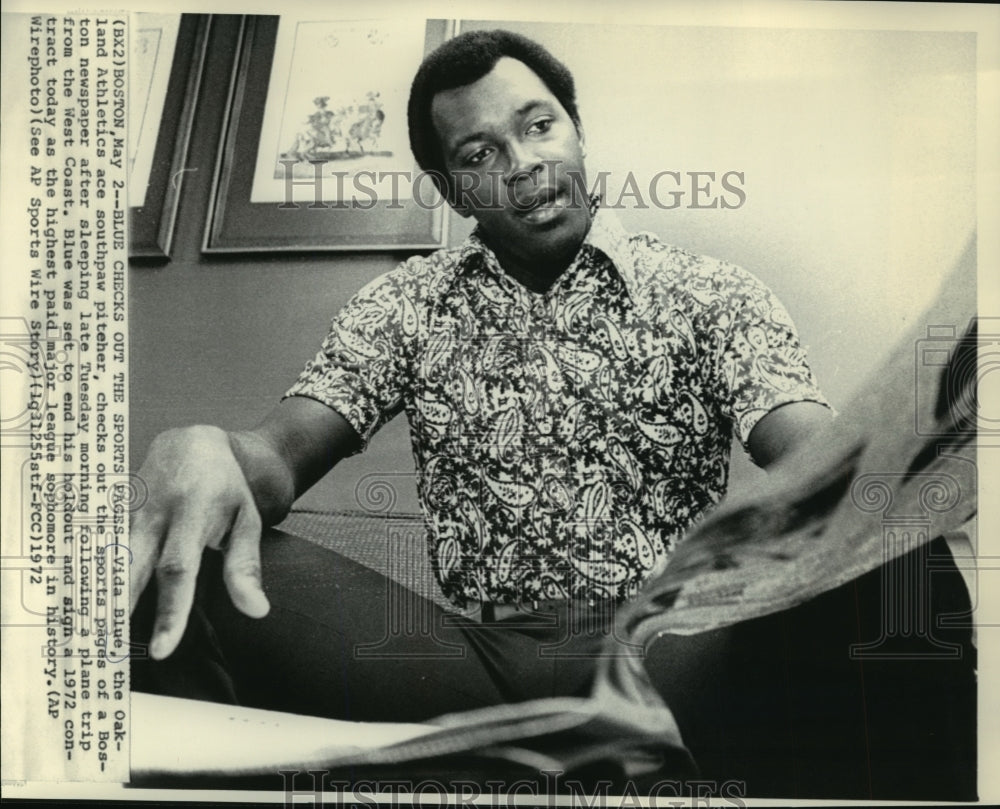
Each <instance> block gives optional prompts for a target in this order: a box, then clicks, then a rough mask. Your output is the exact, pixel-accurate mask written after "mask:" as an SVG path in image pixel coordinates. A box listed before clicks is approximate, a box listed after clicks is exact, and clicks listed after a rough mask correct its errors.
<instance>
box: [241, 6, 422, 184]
mask: <svg viewBox="0 0 1000 809" xmlns="http://www.w3.org/2000/svg"><path fill="white" fill-rule="evenodd" d="M424 27H425V22H424V20H422V19H416V20H414V19H402V20H361V21H344V20H316V19H289V18H287V17H282V18H281V22H280V23H279V26H278V34H277V39H276V41H275V52H274V62H273V64H272V68H271V81H270V83H269V85H268V96H267V102H266V105H265V107H264V119H263V122H262V124H261V140H260V149H259V150H258V154H257V167H256V172H255V175H254V184H253V191H252V192H251V196H250V200H251V202H283V201H285V192H286V183H285V177H286V172H288V171H291V174H292V176H293V177H294V178H295V179H297V180H300V179H310V178H312V177H314V171H315V169H314V166H313V162H314V161H324V167H323V169H324V173H325V174H327V175H328V176H333V175H334V173H339V174H341V175H342V176H343V177H344V182H343V183H334V182H329V183H325V184H324V192H325V193H324V201H326V202H331V203H336V202H340V201H341V194H342V189H343V188H344V187H345V186H346V187H347V188H350V187H351V186H352V182H351V178H352V176H353V175H355V174H357V173H359V172H372V173H373V175H374V176H377V175H380V174H386V175H388V174H390V173H391V172H397V173H403V172H409V171H410V169H411V168H412V165H413V159H412V157H411V155H410V148H409V140H408V137H407V128H406V100H407V94H408V91H409V82H410V81H411V80H412V78H413V76H414V74H415V73H416V71H417V67H418V66H419V65H420V61H421V59H422V58H423V54H424V38H425V35H424ZM370 185H372V186H373V187H374V190H375V193H376V195H377V198H378V199H390V200H391V201H393V202H397V201H399V200H400V199H408V198H410V197H411V196H412V195H411V192H410V188H411V184H410V183H409V182H396V183H389V182H385V181H383V182H382V183H379V182H377V181H373V182H372V183H371V184H370ZM293 188H294V189H295V194H296V196H295V197H294V198H295V199H297V200H298V201H305V202H311V201H313V199H314V191H313V189H312V188H310V187H309V186H308V185H307V184H305V183H303V184H297V185H295V186H293Z"/></svg>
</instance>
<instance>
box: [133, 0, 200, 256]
mask: <svg viewBox="0 0 1000 809" xmlns="http://www.w3.org/2000/svg"><path fill="white" fill-rule="evenodd" d="M135 21H136V24H135V27H134V31H133V34H132V60H131V61H130V63H129V71H130V72H129V76H130V81H129V92H130V96H129V109H130V112H129V144H128V162H129V186H128V195H129V208H130V210H129V224H130V234H131V235H130V243H129V256H130V257H131V258H146V259H168V258H169V257H170V249H171V244H172V242H173V232H174V222H175V221H176V218H177V206H178V202H179V199H180V190H181V183H182V182H183V178H184V168H185V160H186V158H187V150H188V142H189V140H190V136H191V127H192V125H193V123H194V111H195V104H196V103H197V100H198V88H199V84H200V82H201V73H202V66H203V64H204V58H205V47H206V44H207V42H208V29H209V25H210V17H209V16H206V15H193V14H183V15H182V14H150V13H138V14H136V15H135Z"/></svg>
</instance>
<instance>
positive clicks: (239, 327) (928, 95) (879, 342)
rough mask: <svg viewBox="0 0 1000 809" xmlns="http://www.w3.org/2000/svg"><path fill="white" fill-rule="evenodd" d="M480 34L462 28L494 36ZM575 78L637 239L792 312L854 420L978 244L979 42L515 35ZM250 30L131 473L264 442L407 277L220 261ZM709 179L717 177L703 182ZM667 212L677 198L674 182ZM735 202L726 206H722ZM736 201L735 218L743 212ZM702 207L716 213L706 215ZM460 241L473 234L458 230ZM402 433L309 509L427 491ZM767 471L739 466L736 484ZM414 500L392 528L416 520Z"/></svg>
mask: <svg viewBox="0 0 1000 809" xmlns="http://www.w3.org/2000/svg"><path fill="white" fill-rule="evenodd" d="M494 25H495V23H489V22H485V21H481V22H473V23H467V24H466V26H465V27H482V26H488V27H493V26H494ZM504 25H505V27H509V28H512V29H514V30H520V31H522V32H524V33H526V34H528V35H530V36H533V37H535V38H537V39H538V40H540V41H541V42H543V43H544V44H546V45H548V46H549V47H550V48H551V49H552V50H553V51H554V52H555V53H556V54H557V55H558V56H559V57H560V58H562V59H564V61H565V62H566V63H567V64H568V65H569V67H570V68H571V69H572V70H573V71H574V74H575V75H576V79H577V85H578V88H579V100H580V111H581V115H582V117H583V121H584V125H585V127H586V137H587V144H588V167H589V171H590V173H591V177H592V178H594V177H596V175H597V172H598V171H601V170H605V171H608V172H610V175H609V177H608V181H607V188H608V193H607V201H608V203H609V204H614V203H617V202H618V201H619V199H618V198H619V197H621V196H622V191H623V190H625V183H626V179H627V177H628V174H629V172H630V171H631V172H632V174H633V176H634V177H635V179H636V188H637V189H638V190H639V194H640V197H641V198H642V201H643V202H644V203H645V204H646V206H647V207H641V206H640V205H639V204H638V200H637V198H636V197H635V196H634V195H633V196H626V197H624V198H623V199H622V200H621V202H622V209H621V210H620V211H619V216H620V218H621V219H622V221H623V223H624V224H625V225H626V227H628V228H630V229H633V230H650V231H653V232H655V233H657V234H659V235H661V236H662V237H663V238H664V239H665V240H667V241H670V242H673V243H677V244H680V245H683V246H685V247H687V248H690V249H692V250H695V251H697V252H702V253H706V254H709V255H713V256H716V257H719V258H724V259H728V260H731V261H733V262H735V263H738V264H741V265H743V266H745V267H747V268H748V269H750V270H751V271H753V272H754V273H756V274H757V275H758V276H759V277H761V278H762V279H763V280H764V281H765V282H766V283H768V284H769V285H770V286H771V287H772V288H773V289H774V290H775V291H776V292H777V294H778V295H779V297H780V298H782V300H783V301H784V302H785V304H786V306H787V307H788V309H789V310H790V311H791V313H792V315H793V317H794V318H795V320H796V322H797V323H798V326H799V330H800V332H801V335H802V338H803V342H804V343H805V344H806V345H807V346H809V348H810V356H811V359H812V364H813V368H814V370H815V371H816V373H817V376H818V377H819V379H820V382H821V384H822V385H823V387H824V389H825V390H826V392H827V394H828V396H829V397H830V398H831V400H832V401H833V402H834V404H835V405H836V406H838V407H843V406H844V405H845V404H846V403H847V402H848V401H849V399H850V397H851V395H852V394H853V393H854V392H855V391H856V390H857V389H858V386H859V385H860V384H861V382H862V380H863V378H864V377H865V375H866V374H867V373H868V372H869V371H871V370H873V369H874V367H875V366H876V365H877V363H878V362H879V361H880V359H881V357H882V355H883V354H885V353H886V352H887V351H888V349H889V348H890V347H891V345H892V343H893V341H894V340H895V339H896V338H897V337H898V336H899V335H900V334H901V333H902V332H903V331H904V330H905V329H906V328H908V327H909V326H910V325H912V323H913V321H914V318H915V317H916V316H917V314H918V313H919V312H920V310H921V309H922V308H923V306H924V305H926V303H927V302H928V301H929V300H930V299H931V298H932V297H933V295H934V292H935V291H936V289H937V287H938V286H939V284H940V283H941V280H942V278H943V277H944V276H945V275H946V274H947V272H948V271H949V269H950V268H951V266H952V265H953V264H954V262H955V261H956V259H957V258H958V257H959V255H960V253H961V252H962V250H963V248H964V247H965V245H966V244H967V242H968V241H969V239H970V238H971V236H972V233H973V229H974V224H975V213H976V212H975V174H974V171H975V159H974V158H975V129H974V127H975V39H974V36H973V35H966V34H956V33H951V34H938V33H925V32H897V31H874V32H865V31H860V32H855V31H815V30H813V31H795V30H773V29H729V28H636V27H626V26H622V27H618V26H590V25H572V26H568V25H566V26H564V25H558V26H557V25H551V24H540V23H532V24H523V25H514V24H509V23H505V24H504ZM235 32H236V24H235V20H234V19H233V18H225V17H221V18H217V19H216V23H215V25H214V26H213V31H212V40H211V42H210V45H209V57H208V60H209V61H208V64H207V68H206V84H205V87H204V89H203V92H202V95H201V97H200V99H199V104H198V112H197V120H196V124H195V130H194V133H193V139H192V145H191V152H190V156H189V160H188V166H189V168H190V169H192V171H189V172H188V174H187V176H186V178H185V180H184V187H183V194H182V198H181V207H180V213H179V220H178V230H177V237H176V244H175V250H174V256H173V260H172V261H171V262H170V263H169V264H167V265H166V266H164V267H160V268H154V267H149V266H135V267H133V269H132V274H131V307H132V309H131V316H132V321H131V323H132V377H131V378H132V452H133V462H134V463H137V462H138V461H139V459H141V457H142V456H143V455H144V454H145V452H146V448H147V447H148V444H149V441H150V440H151V439H152V437H153V436H154V435H155V434H156V433H157V432H159V431H160V430H162V429H165V428H167V427H170V426H175V425H181V424H188V423H195V422H207V423H213V424H219V425H221V426H223V427H227V428H236V429H238V428H245V427H249V426H252V425H253V424H254V423H256V422H257V421H259V420H260V419H261V418H262V417H263V416H264V415H265V414H266V413H267V412H268V410H269V409H270V408H271V407H272V406H273V404H274V402H275V401H276V400H277V398H278V397H279V396H280V395H281V393H282V392H283V391H284V390H285V389H286V388H287V387H288V386H289V384H290V383H291V382H292V381H293V380H294V378H295V375H296V374H297V373H298V371H299V369H300V368H301V366H302V364H303V362H304V361H305V360H306V359H307V358H308V357H310V356H311V355H312V354H313V353H314V352H315V350H316V347H317V345H318V343H319V341H320V340H321V339H322V337H323V335H324V333H325V330H326V326H327V324H328V322H329V318H330V316H331V315H332V313H333V312H335V311H336V310H337V309H338V308H339V307H340V306H341V305H342V304H343V303H344V302H345V301H346V300H347V298H348V297H349V296H350V295H351V294H352V293H353V292H354V291H356V290H357V289H358V288H360V287H361V286H362V285H363V284H364V283H366V282H367V281H369V280H371V279H372V278H374V277H376V276H377V275H378V274H380V273H382V272H385V271H387V270H389V269H391V268H392V267H393V266H395V264H396V262H397V260H398V258H399V257H398V256H396V255H393V254H389V253H364V254H353V255H343V254H339V255H338V254H334V255H327V256H319V255H308V254H300V255H294V254H283V255H271V256H264V257H256V256H237V257H232V256H231V257H218V256H211V257H210V256H203V255H201V253H200V245H201V238H202V233H203V227H204V222H205V217H206V213H207V207H208V198H209V192H210V188H211V178H212V173H213V171H214V166H215V158H216V151H217V148H218V144H219V138H220V129H221V121H222V114H223V110H224V108H225V99H226V93H227V88H228V80H229V75H230V64H231V59H232V53H233V47H234V41H235ZM664 170H672V171H677V172H680V173H681V175H682V178H683V179H685V180H686V179H687V177H686V173H687V172H695V171H708V172H715V173H716V175H717V179H718V178H721V175H722V174H724V173H725V172H728V171H739V172H743V174H744V181H743V183H742V188H743V190H744V192H745V194H746V201H745V202H744V204H742V205H741V206H740V207H739V208H737V209H732V210H730V209H723V208H701V209H698V208H693V207H690V206H691V204H692V203H695V202H697V201H698V200H695V199H694V198H693V196H692V194H691V193H690V187H689V186H688V187H687V190H686V192H685V196H684V197H683V198H681V204H680V206H679V207H677V208H675V209H673V210H664V209H663V208H658V207H656V206H655V205H652V200H651V198H650V195H649V193H648V190H649V185H650V180H651V178H652V177H653V176H654V175H655V174H656V173H657V172H660V171H664ZM702 179H703V180H704V179H705V178H702ZM661 183H662V184H661V185H660V186H659V188H660V189H661V191H662V193H661V194H660V198H661V201H665V202H666V201H669V200H670V199H671V198H670V197H669V196H668V194H667V193H666V192H667V191H669V190H671V189H672V188H673V186H670V185H668V184H667V183H666V182H665V181H664V180H661ZM721 191H722V189H721V187H720V186H718V184H717V183H716V184H715V185H713V186H712V188H711V189H710V192H709V194H710V195H711V194H716V195H717V194H719V193H721ZM726 198H727V200H728V201H729V202H733V201H734V200H735V199H736V198H735V197H734V196H733V195H732V194H727V195H726ZM701 201H703V202H704V201H707V200H705V199H702V200H701ZM453 224H454V225H455V227H454V228H453V232H454V237H453V238H454V239H456V240H460V239H461V238H462V237H463V236H464V234H465V233H467V231H468V227H467V225H466V223H465V222H463V221H461V220H457V219H456V218H454V217H453ZM412 468H413V463H412V460H411V458H410V453H409V441H408V438H407V436H406V429H405V422H404V421H403V420H402V419H397V421H396V422H394V423H393V424H391V425H389V426H388V427H387V428H386V429H385V430H384V431H383V433H382V434H380V435H379V436H377V437H376V439H375V440H374V441H373V442H372V444H371V446H370V448H369V451H368V453H366V455H364V456H361V457H358V458H354V459H350V460H348V461H346V462H344V463H343V464H342V465H341V466H340V467H338V469H337V470H335V471H334V472H333V473H332V474H331V475H330V476H328V478H327V479H326V480H324V481H323V482H322V483H321V484H320V485H319V486H318V487H317V488H316V489H314V490H313V492H311V493H310V494H309V495H307V496H306V497H305V498H304V500H303V503H304V504H306V505H309V506H312V507H331V508H356V507H357V502H356V500H355V495H354V487H355V483H356V481H357V480H358V479H359V477H361V476H363V475H365V474H367V473H371V472H393V471H407V470H412ZM754 479H755V470H752V469H751V468H750V467H749V465H748V464H747V463H746V462H743V461H739V460H738V461H737V463H736V465H735V467H734V485H738V486H748V485H752V483H753V480H754ZM416 507H417V506H416V502H415V498H414V494H413V489H412V485H410V484H409V483H406V484H404V485H403V486H402V487H401V488H400V499H399V503H398V505H397V508H401V509H403V510H415V509H416Z"/></svg>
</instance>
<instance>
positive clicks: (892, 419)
mask: <svg viewBox="0 0 1000 809" xmlns="http://www.w3.org/2000/svg"><path fill="white" fill-rule="evenodd" d="M975 265H976V262H975V255H974V252H973V251H972V250H971V249H970V250H969V251H968V252H967V254H966V256H965V257H964V258H963V260H962V261H961V262H959V267H958V270H957V271H956V272H955V273H954V274H953V275H952V277H951V278H949V279H948V280H947V281H946V283H945V284H944V286H943V288H942V290H941V292H940V295H939V298H938V300H937V301H936V303H935V304H934V305H933V306H932V307H931V309H930V310H929V311H928V312H927V313H926V315H925V316H924V317H922V318H919V319H917V321H916V323H917V326H916V327H915V328H914V330H913V331H912V333H911V334H910V335H909V336H908V337H907V338H906V339H904V340H903V341H902V342H901V344H900V345H899V346H898V348H897V349H896V350H895V351H894V352H893V353H892V354H891V356H890V359H889V360H888V362H887V363H886V364H885V365H884V366H883V367H882V368H881V369H879V371H878V373H876V374H875V375H873V376H872V377H871V378H870V379H869V380H868V381H867V383H866V384H865V385H863V386H862V387H861V393H860V394H859V395H858V396H857V398H856V399H855V401H853V402H852V403H851V404H850V406H849V407H848V408H847V409H845V410H844V412H843V413H842V414H841V415H840V416H839V417H838V418H837V419H835V420H834V421H833V422H832V423H831V424H830V426H829V428H828V429H826V430H824V431H822V433H821V434H818V435H816V436H814V438H813V439H812V440H811V441H810V442H809V443H808V444H807V445H806V446H805V447H803V448H802V449H801V450H800V451H798V452H797V453H796V454H795V456H794V457H792V458H790V459H789V460H788V461H787V462H784V463H782V464H781V467H780V468H779V469H778V470H776V471H775V472H774V473H773V474H771V475H769V477H768V480H767V481H766V482H765V484H764V485H763V487H762V488H761V489H758V491H756V492H755V493H754V495H753V497H752V499H744V500H742V501H738V500H735V499H734V500H729V501H726V502H725V503H723V504H722V505H721V506H720V507H719V508H718V509H717V510H716V511H715V512H713V513H712V514H711V515H710V516H708V517H707V518H706V519H705V520H704V521H702V522H701V523H700V524H699V525H697V526H696V527H694V528H693V529H692V530H691V531H690V533H689V534H688V536H687V537H686V538H685V540H684V542H682V543H681V544H680V545H679V546H678V549H677V551H676V552H675V554H674V556H673V557H672V559H671V560H670V563H669V564H668V565H667V566H666V567H665V568H664V570H663V571H662V572H661V573H660V574H659V575H657V576H655V577H654V578H653V579H651V580H650V581H648V582H647V583H646V584H645V586H644V587H643V589H642V591H641V592H640V594H639V596H638V597H637V598H636V599H635V600H634V601H632V602H630V603H629V604H627V605H625V606H623V607H621V608H620V609H619V612H618V614H617V616H616V621H617V624H616V631H615V633H614V637H609V640H608V647H607V654H605V655H603V656H602V657H601V658H599V661H598V676H597V679H596V683H595V686H594V689H593V692H592V695H591V697H590V698H587V699H575V698H559V699H546V700H535V701H531V702H525V703H519V704H510V705H498V706H495V707H491V708H486V709H480V710H475V711H469V712H464V713H460V714H451V715H448V716H443V717H439V718H438V719H436V720H434V721H431V722H429V723H426V724H420V725H413V724H405V725H404V724H383V723H356V722H339V721H334V720H326V719H316V718H311V717H300V716H292V715H287V714H278V713H274V712H269V711H258V710H252V709H244V708H234V707H232V706H224V705H211V704H207V703H201V702H192V701H187V700H177V699H171V698H164V697H154V696H150V695H145V694H133V697H132V699H133V703H132V709H133V714H132V723H133V724H132V727H133V747H132V773H133V777H141V776H143V775H146V776H148V775H156V774H175V775H180V774H183V775H189V776H190V775H195V776H196V775H213V774H215V775H217V774H223V773H225V774H229V775H254V774H260V775H265V774H270V775H272V776H273V775H274V774H275V773H276V772H277V771H278V770H281V769H294V770H299V771H303V770H309V769H317V768H322V769H326V770H341V769H343V768H350V769H351V771H356V770H355V768H357V767H359V766H361V767H363V766H376V767H377V766H390V767H392V768H393V770H392V771H393V772H399V771H401V770H405V769H406V766H407V763H411V764H412V763H415V762H426V761H428V760H431V761H432V762H434V761H436V762H440V764H441V766H442V768H447V762H448V760H449V757H451V758H452V760H453V759H454V757H455V756H463V755H464V756H466V757H467V758H471V759H473V760H476V761H479V762H493V764H494V765H495V764H497V763H506V764H509V765H515V764H516V765H517V766H519V767H521V768H522V771H523V769H524V768H527V769H528V770H534V771H538V772H544V771H546V770H552V771H558V772H561V773H572V772H583V771H586V769H587V768H588V767H591V766H593V765H596V764H598V763H608V762H611V763H612V764H613V765H615V766H616V767H617V768H618V771H619V772H621V773H623V774H625V775H627V776H628V777H641V776H642V775H643V774H646V773H653V772H655V773H659V774H660V775H661V776H662V775H664V774H665V775H666V776H667V777H671V776H673V777H678V778H680V777H687V776H688V775H690V773H691V772H692V771H691V769H690V765H691V759H690V756H689V755H688V753H687V751H686V749H685V747H684V744H683V740H682V739H681V735H680V731H679V729H678V726H677V723H676V722H675V720H674V717H673V715H672V714H671V712H670V710H669V708H668V707H667V706H666V705H665V704H664V703H663V701H662V700H661V698H660V697H659V695H658V694H657V693H656V692H655V691H654V690H653V688H652V686H651V685H650V683H649V681H648V678H647V677H646V674H645V671H644V670H643V667H642V659H641V657H640V656H637V655H622V654H619V653H617V651H618V649H619V648H620V646H619V644H620V640H619V639H626V640H627V641H628V642H629V643H630V644H638V645H643V646H646V645H648V644H649V643H651V642H652V641H653V640H655V638H656V637H657V636H659V635H661V634H664V633H677V634H689V633H695V632H702V631H707V630H710V629H714V628H718V627H722V626H726V625H729V624H733V623H736V622H739V621H744V620H747V619H751V618H756V617H759V616H763V615H767V614H770V613H773V612H777V611H780V610H784V609H787V608H789V607H792V606H794V605H796V604H799V603H801V602H803V601H805V600H807V599H810V598H812V597H814V596H817V595H819V594H821V593H823V592H826V591H828V590H831V589H833V588H835V587H838V586H840V585H842V584H844V583H846V582H848V581H850V580H851V579H853V578H856V577H858V576H860V575H861V574H863V573H866V572H868V571H870V570H874V569H876V568H877V567H879V566H880V565H882V564H883V563H885V562H888V561H889V560H891V559H892V558H895V557H896V556H900V555H902V554H904V553H906V552H908V551H911V550H914V549H915V548H916V547H918V546H919V545H921V544H923V543H927V542H929V541H930V540H932V539H934V538H935V537H938V536H941V535H942V534H944V533H946V532H948V531H950V530H952V529H954V528H956V527H957V526H960V525H962V524H964V523H965V522H967V521H968V520H969V519H970V518H971V517H972V516H973V515H974V514H975V511H976V484H977V475H976V465H975V443H976V408H977V401H976V383H977V348H978V344H979V341H980V339H981V338H980V337H979V336H977V332H976V325H977V320H976V317H975V314H976V311H975V296H974V292H973V290H974V289H975V283H974V279H975ZM901 515H902V516H903V517H906V516H907V515H911V517H912V515H919V519H910V520H909V523H908V524H907V525H908V527H907V526H904V527H906V530H905V531H901V530H897V529H898V527H899V526H900V524H901V523H900V516H901ZM903 522H904V523H905V522H906V520H905V519H904V520H903ZM892 526H896V529H893V528H892ZM192 727H197V728H198V731H197V733H194V734H192V732H191V728H192ZM171 740H173V741H171Z"/></svg>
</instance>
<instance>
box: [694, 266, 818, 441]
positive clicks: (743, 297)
mask: <svg viewBox="0 0 1000 809" xmlns="http://www.w3.org/2000/svg"><path fill="white" fill-rule="evenodd" d="M718 276H719V277H718V278H717V279H716V284H713V286H715V288H716V290H717V291H718V292H719V293H720V295H719V298H718V300H719V302H720V303H721V306H719V308H718V309H715V307H713V309H715V311H714V312H713V313H712V316H713V318H714V321H715V322H714V323H713V324H711V329H712V330H713V331H714V332H715V334H717V335H719V338H718V341H717V344H716V347H715V348H716V350H715V352H714V355H713V360H714V368H713V371H714V375H715V380H716V385H717V394H718V395H719V397H720V399H721V401H722V404H723V409H724V410H725V411H726V412H727V414H728V415H729V417H730V418H731V419H732V422H733V429H734V431H735V433H736V437H737V438H738V439H739V440H740V443H741V444H742V445H743V449H744V450H746V451H747V452H749V446H748V444H747V441H748V439H749V437H750V432H751V430H753V428H754V426H755V425H756V424H757V422H758V421H760V420H761V419H762V418H763V417H764V416H765V415H767V414H768V413H769V412H770V411H772V410H774V409H775V408H776V407H780V406H781V405H784V404H789V403H791V402H805V401H809V402H818V403H820V404H822V405H825V406H826V407H830V403H829V402H828V401H827V399H826V397H825V396H824V395H823V393H822V391H821V390H820V388H819V384H818V383H817V381H816V378H815V377H814V376H813V372H812V369H811V368H810V367H809V363H808V359H807V356H806V350H805V348H804V347H803V346H802V344H801V342H800V341H799V335H798V332H797V330H796V328H795V324H794V323H793V322H792V319H791V317H790V316H789V314H788V312H787V310H786V309H785V307H784V306H783V305H782V304H781V301H779V300H778V298H777V297H776V296H775V294H774V293H773V292H771V290H770V289H768V288H767V286H765V285H764V284H763V283H762V282H761V281H760V280H758V279H757V278H756V277H755V276H753V275H752V274H751V273H749V272H747V271H746V270H743V269H741V268H739V267H735V266H733V265H728V264H722V265H721V266H720V267H719V269H718Z"/></svg>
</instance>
